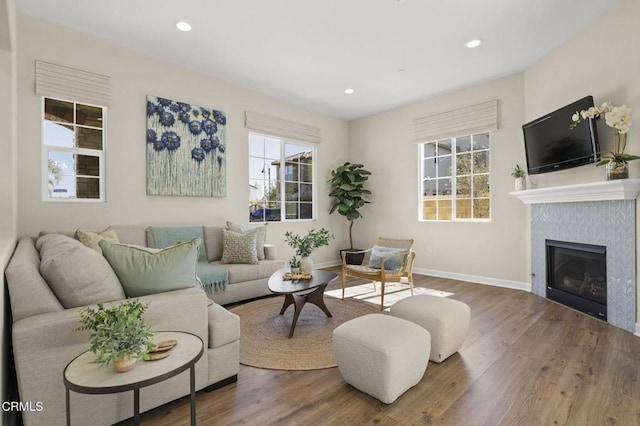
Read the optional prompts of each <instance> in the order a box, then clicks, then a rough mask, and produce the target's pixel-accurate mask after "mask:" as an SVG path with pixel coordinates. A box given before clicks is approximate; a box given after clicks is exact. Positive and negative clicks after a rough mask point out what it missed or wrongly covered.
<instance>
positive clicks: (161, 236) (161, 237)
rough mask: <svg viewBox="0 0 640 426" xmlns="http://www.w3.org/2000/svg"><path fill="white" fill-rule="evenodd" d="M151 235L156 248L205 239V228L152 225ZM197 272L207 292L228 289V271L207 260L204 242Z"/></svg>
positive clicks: (200, 248) (200, 247)
mask: <svg viewBox="0 0 640 426" xmlns="http://www.w3.org/2000/svg"><path fill="white" fill-rule="evenodd" d="M150 229H151V236H152V237H153V242H154V246H155V247H156V248H165V247H169V246H172V245H174V244H175V243H176V242H178V241H182V242H186V241H191V240H193V239H194V238H200V241H204V229H203V227H202V226H179V227H157V226H151V227H150ZM196 273H197V275H198V278H199V279H200V281H201V282H202V288H203V289H204V291H206V292H207V293H213V292H215V291H223V290H226V288H227V285H228V283H229V274H228V271H227V270H226V269H225V268H223V267H221V266H215V265H212V264H210V263H209V262H207V253H206V251H205V247H204V243H202V244H200V246H199V247H198V263H197V264H196Z"/></svg>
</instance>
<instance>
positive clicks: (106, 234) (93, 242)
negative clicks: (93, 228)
mask: <svg viewBox="0 0 640 426" xmlns="http://www.w3.org/2000/svg"><path fill="white" fill-rule="evenodd" d="M75 238H76V240H79V241H80V242H81V243H82V244H84V245H85V246H87V247H89V248H90V249H93V250H95V251H97V252H98V253H100V254H102V249H101V248H100V246H99V245H98V242H99V241H100V240H102V239H105V240H108V241H111V242H112V243H119V242H120V241H119V240H118V234H117V233H116V231H115V230H114V229H113V228H112V227H110V226H109V227H108V228H107V229H105V230H104V231H102V232H100V233H95V232H90V231H83V230H81V229H78V230H76V233H75Z"/></svg>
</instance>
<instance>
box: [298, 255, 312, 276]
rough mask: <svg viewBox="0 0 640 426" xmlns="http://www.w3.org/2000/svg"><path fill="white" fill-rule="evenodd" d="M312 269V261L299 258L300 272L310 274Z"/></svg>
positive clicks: (307, 258)
mask: <svg viewBox="0 0 640 426" xmlns="http://www.w3.org/2000/svg"><path fill="white" fill-rule="evenodd" d="M312 269H313V260H311V258H310V257H302V258H300V270H301V271H302V272H307V273H311V270H312Z"/></svg>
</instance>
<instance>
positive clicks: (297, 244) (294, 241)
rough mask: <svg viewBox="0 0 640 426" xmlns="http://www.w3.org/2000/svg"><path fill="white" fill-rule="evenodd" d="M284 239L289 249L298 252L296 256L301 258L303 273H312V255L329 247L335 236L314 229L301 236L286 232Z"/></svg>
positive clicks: (322, 230) (322, 229) (324, 230)
mask: <svg viewBox="0 0 640 426" xmlns="http://www.w3.org/2000/svg"><path fill="white" fill-rule="evenodd" d="M284 238H285V241H286V242H287V244H288V245H289V247H291V248H292V249H294V250H295V251H296V256H297V257H299V258H300V264H299V266H300V269H301V270H302V272H311V269H312V268H313V261H312V260H311V259H310V258H309V256H311V253H312V252H313V251H314V250H315V249H317V248H319V247H323V246H328V245H329V241H330V240H331V238H333V235H331V234H330V233H329V231H327V230H326V229H324V228H320V229H312V230H310V231H309V232H308V233H307V235H304V236H300V235H299V234H294V233H293V232H289V231H287V232H285V233H284Z"/></svg>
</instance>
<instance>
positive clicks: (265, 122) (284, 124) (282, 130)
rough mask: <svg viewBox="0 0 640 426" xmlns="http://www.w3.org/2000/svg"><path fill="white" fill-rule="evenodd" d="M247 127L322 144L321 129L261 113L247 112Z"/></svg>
mask: <svg viewBox="0 0 640 426" xmlns="http://www.w3.org/2000/svg"><path fill="white" fill-rule="evenodd" d="M245 126H246V127H247V128H249V129H251V130H255V131H258V132H262V133H265V134H267V135H273V136H280V137H284V138H289V139H293V140H297V141H304V142H312V143H320V128H319V127H314V126H308V125H306V124H301V123H296V122H294V121H289V120H285V119H282V118H278V117H273V116H270V115H266V114H261V113H259V112H252V111H245Z"/></svg>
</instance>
